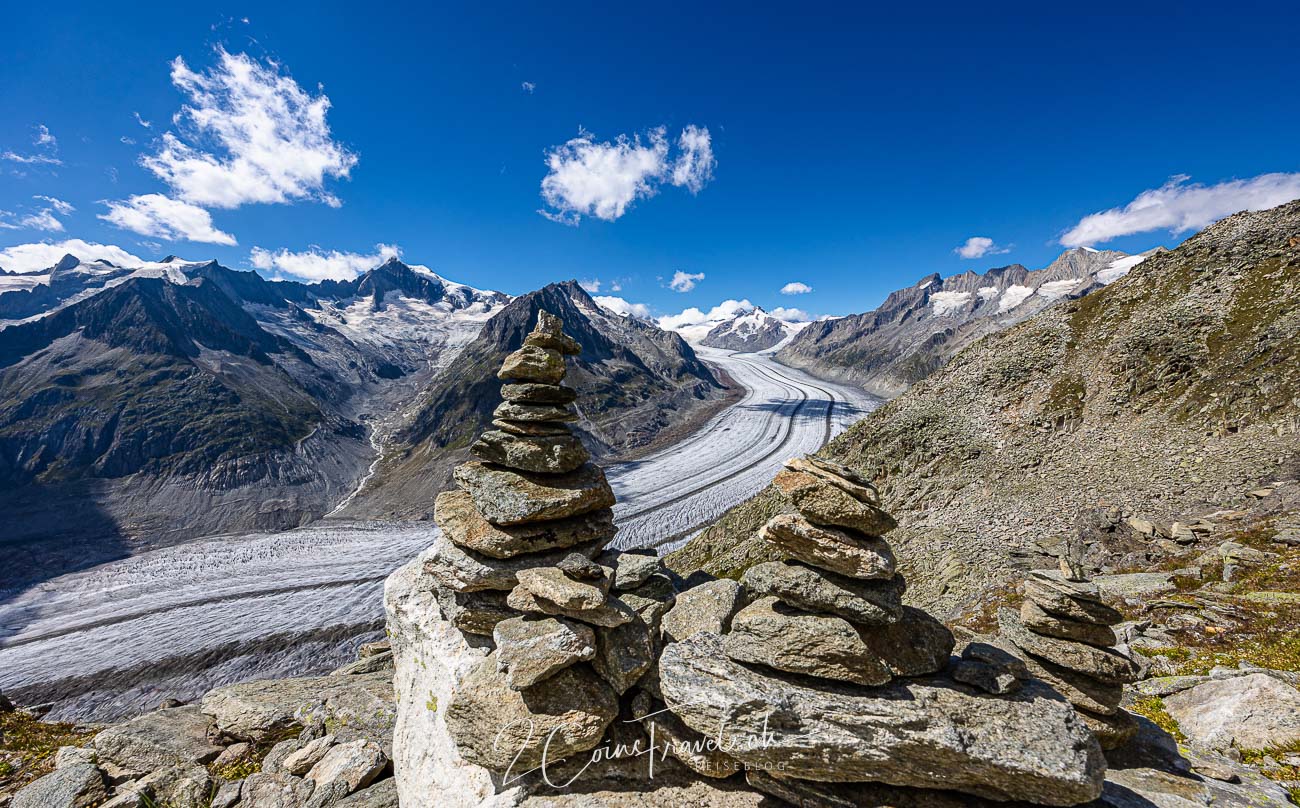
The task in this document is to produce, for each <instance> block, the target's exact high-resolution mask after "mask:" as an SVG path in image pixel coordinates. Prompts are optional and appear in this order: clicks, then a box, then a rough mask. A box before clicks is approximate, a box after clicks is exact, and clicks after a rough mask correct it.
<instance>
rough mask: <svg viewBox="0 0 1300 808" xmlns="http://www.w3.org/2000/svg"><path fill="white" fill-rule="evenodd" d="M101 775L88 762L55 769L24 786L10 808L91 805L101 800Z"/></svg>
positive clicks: (102, 790) (102, 786) (104, 792)
mask: <svg viewBox="0 0 1300 808" xmlns="http://www.w3.org/2000/svg"><path fill="white" fill-rule="evenodd" d="M106 795H107V791H106V790H105V789H104V777H103V775H101V774H100V772H99V769H97V768H95V767H94V766H93V765H91V764H89V763H74V764H72V765H69V766H64V767H62V768H58V769H55V770H54V771H52V772H50V773H49V774H47V775H45V776H44V777H40V778H37V779H36V780H33V781H32V782H31V783H28V784H27V785H26V786H23V788H21V789H20V790H19V791H18V793H17V794H15V795H14V798H13V802H11V803H10V804H9V806H10V808H93V806H96V805H98V804H99V803H100V802H102V801H103V800H104V798H105V797H106Z"/></svg>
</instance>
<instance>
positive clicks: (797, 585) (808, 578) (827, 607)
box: [740, 561, 905, 625]
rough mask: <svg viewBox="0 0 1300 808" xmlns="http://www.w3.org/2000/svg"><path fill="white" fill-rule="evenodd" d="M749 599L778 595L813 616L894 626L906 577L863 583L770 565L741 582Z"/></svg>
mask: <svg viewBox="0 0 1300 808" xmlns="http://www.w3.org/2000/svg"><path fill="white" fill-rule="evenodd" d="M740 581H741V583H742V584H744V586H745V591H746V592H747V593H749V595H750V597H754V598H758V597H762V596H764V595H775V596H776V597H778V598H780V599H781V601H782V602H784V603H788V604H790V605H791V606H797V607H799V608H800V609H805V610H807V611H810V612H828V613H830V614H837V615H839V616H840V617H843V618H844V619H845V620H850V621H853V622H855V623H862V624H866V625H881V624H884V623H893V622H896V621H897V620H898V618H899V617H900V616H901V615H902V613H903V590H904V588H905V586H904V583H903V577H902V576H901V575H895V576H894V577H893V578H889V579H885V580H879V581H862V580H858V579H856V578H849V577H846V576H843V575H836V574H835V573H833V572H826V571H825V570H819V569H817V568H816V567H810V566H807V565H806V564H800V563H798V562H781V561H768V562H765V563H762V564H755V565H754V566H752V567H750V568H749V569H748V570H745V574H744V576H742V577H741V579H740Z"/></svg>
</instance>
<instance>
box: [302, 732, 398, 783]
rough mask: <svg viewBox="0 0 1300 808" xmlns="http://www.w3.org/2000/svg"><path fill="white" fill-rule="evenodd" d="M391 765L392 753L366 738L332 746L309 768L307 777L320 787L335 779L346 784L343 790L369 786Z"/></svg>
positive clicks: (333, 781)
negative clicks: (389, 753) (386, 752)
mask: <svg viewBox="0 0 1300 808" xmlns="http://www.w3.org/2000/svg"><path fill="white" fill-rule="evenodd" d="M387 765H388V756H387V755H385V754H384V750H383V749H381V748H380V747H379V744H377V743H375V742H374V741H368V740H366V739H365V738H360V739H358V740H355V741H352V742H350V743H342V744H338V745H337V746H333V747H330V749H329V751H328V752H326V753H325V756H324V757H322V758H321V759H320V761H319V762H317V763H316V765H315V766H312V767H311V771H309V772H307V779H308V780H310V781H311V782H313V783H315V784H316V788H318V789H319V788H321V787H322V786H329V785H331V784H333V783H343V784H345V785H346V788H345V789H342V791H343V794H344V795H346V794H351V793H352V792H354V791H356V790H358V789H361V788H365V787H366V786H368V785H370V783H371V782H372V781H373V780H374V779H375V778H376V777H378V776H379V774H380V772H382V771H383V770H384V768H385V767H386V766H387Z"/></svg>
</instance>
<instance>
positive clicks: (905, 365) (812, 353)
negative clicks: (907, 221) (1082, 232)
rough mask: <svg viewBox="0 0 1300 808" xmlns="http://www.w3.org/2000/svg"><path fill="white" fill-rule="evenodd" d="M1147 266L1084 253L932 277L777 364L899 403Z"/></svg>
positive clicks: (827, 326)
mask: <svg viewBox="0 0 1300 808" xmlns="http://www.w3.org/2000/svg"><path fill="white" fill-rule="evenodd" d="M1142 259H1143V256H1140V255H1132V256H1131V255H1125V254H1124V253H1121V252H1115V251H1112V250H1104V251H1098V250H1091V249H1087V248H1078V249H1074V250H1069V251H1067V252H1065V253H1062V254H1061V256H1060V257H1059V258H1057V259H1056V260H1055V261H1053V262H1052V264H1051V265H1050V266H1048V267H1046V268H1045V269H1037V270H1031V269H1026V268H1025V267H1023V266H1021V265H1020V264H1012V265H1010V266H1005V267H997V268H994V269H990V270H988V271H987V272H985V273H983V274H980V273H977V272H964V273H962V274H961V275H954V276H953V277H951V278H942V277H940V276H939V275H938V274H932V275H928V276H926V277H924V278H922V279H921V280H920V281H919V282H918V283H917V284H916V285H914V286H909V287H907V288H906V289H899V290H898V291H896V292H893V293H891V294H890V295H889V297H888V298H887V299H886V300H885V302H884V303H882V304H881V305H880V307H879V308H877V309H876V310H875V311H869V312H867V313H866V314H853V315H849V316H848V317H841V318H838V319H835V320H824V321H821V322H816V323H812V324H810V325H809V326H808V327H807V328H805V329H804V330H802V331H801V332H799V333H798V334H797V335H796V336H795V337H794V338H793V339H791V340H790V342H789V344H787V345H786V346H784V347H783V348H782V349H781V350H780V351H779V352H777V355H776V357H777V359H778V361H781V362H784V363H785V364H787V365H790V366H792V367H797V368H802V369H804V370H806V371H808V372H809V373H812V374H814V375H817V376H821V377H822V378H825V379H833V380H836V381H846V382H853V383H855V384H860V385H862V386H863V387H864V388H866V389H867V390H868V391H869V392H872V393H875V394H876V395H880V396H884V397H890V396H896V395H898V394H899V393H901V392H903V391H904V390H906V389H907V388H908V387H910V386H911V385H913V384H915V383H916V382H918V381H920V380H921V379H924V378H926V377H927V376H929V375H930V374H931V373H933V372H934V371H935V370H937V369H938V368H940V367H942V366H943V365H944V363H945V362H947V361H948V360H949V359H951V358H952V357H953V356H955V355H956V354H957V353H958V352H959V351H961V349H962V348H964V347H966V346H967V345H969V344H971V343H972V342H974V341H976V340H978V339H979V338H980V337H982V336H984V335H986V334H990V333H993V332H995V331H1000V330H1002V329H1004V328H1006V327H1008V326H1010V325H1013V324H1015V323H1017V322H1020V321H1021V320H1024V319H1025V318H1027V317H1030V316H1032V315H1034V314H1037V313H1038V312H1040V311H1042V310H1043V309H1045V308H1047V307H1048V306H1050V305H1052V304H1053V303H1056V302H1057V301H1060V300H1063V299H1075V298H1078V297H1081V296H1082V295H1085V294H1087V293H1088V292H1091V291H1093V290H1094V289H1098V288H1100V287H1102V286H1104V285H1105V284H1107V283H1109V282H1111V281H1113V280H1115V279H1117V278H1119V277H1122V276H1123V275H1124V274H1125V273H1126V272H1128V271H1129V270H1130V269H1131V268H1132V267H1133V266H1135V265H1136V264H1137V263H1139V262H1140V261H1141V260H1142Z"/></svg>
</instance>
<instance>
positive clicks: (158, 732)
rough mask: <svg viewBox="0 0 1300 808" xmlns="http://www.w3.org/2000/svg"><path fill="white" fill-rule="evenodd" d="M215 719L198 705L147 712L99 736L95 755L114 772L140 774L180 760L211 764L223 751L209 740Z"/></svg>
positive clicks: (132, 775)
mask: <svg viewBox="0 0 1300 808" xmlns="http://www.w3.org/2000/svg"><path fill="white" fill-rule="evenodd" d="M212 724H213V722H212V719H211V718H209V717H208V716H205V715H203V714H202V713H201V712H199V708H198V707H197V706H187V707H173V708H170V709H167V710H156V711H154V712H152V713H145V714H144V715H142V716H139V717H138V718H134V719H132V720H130V721H127V722H126V723H125V724H118V725H117V726H115V727H109V728H108V729H106V730H104V731H103V732H101V733H99V734H98V735H96V736H95V741H94V744H95V754H96V756H97V757H98V759H99V762H100V765H102V766H104V767H105V768H106V769H107V770H109V772H110V773H112V774H125V775H127V776H131V777H134V776H138V775H141V774H145V773H147V772H151V771H154V770H155V769H161V768H163V767H166V766H171V765H173V764H177V763H207V762H208V761H211V760H214V759H215V758H216V757H217V755H220V754H221V747H220V746H217V745H216V744H214V743H212V742H211V741H209V740H208V731H209V730H210V729H211V728H212Z"/></svg>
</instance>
